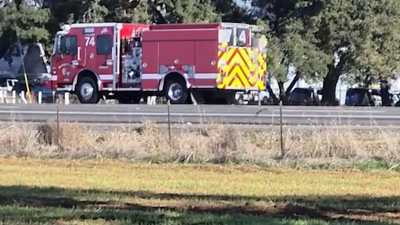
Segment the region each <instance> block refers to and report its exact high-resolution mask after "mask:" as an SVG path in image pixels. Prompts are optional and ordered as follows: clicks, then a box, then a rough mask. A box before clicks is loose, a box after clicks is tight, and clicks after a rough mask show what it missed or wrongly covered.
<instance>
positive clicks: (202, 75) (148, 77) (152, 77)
mask: <svg viewBox="0 0 400 225" xmlns="http://www.w3.org/2000/svg"><path fill="white" fill-rule="evenodd" d="M164 76H165V74H158V73H144V74H142V80H159V79H162V78H163V77H164ZM184 76H185V77H186V78H188V75H187V74H185V75H184ZM217 77H218V74H216V73H196V74H195V75H194V77H193V78H194V79H198V80H210V79H217Z"/></svg>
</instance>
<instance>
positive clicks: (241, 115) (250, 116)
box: [0, 104, 400, 126]
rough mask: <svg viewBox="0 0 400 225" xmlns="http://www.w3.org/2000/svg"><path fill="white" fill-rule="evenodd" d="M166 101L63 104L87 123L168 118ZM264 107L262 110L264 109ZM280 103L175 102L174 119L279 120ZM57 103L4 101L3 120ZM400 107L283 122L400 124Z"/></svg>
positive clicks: (338, 110)
mask: <svg viewBox="0 0 400 225" xmlns="http://www.w3.org/2000/svg"><path fill="white" fill-rule="evenodd" d="M167 107H168V106H166V105H155V106H154V105H68V106H66V105H60V106H59V117H60V119H61V120H63V121H73V122H87V123H140V122H142V121H144V120H146V119H147V120H152V121H156V122H159V123H166V122H167V121H168V111H167ZM260 110H261V111H260ZM279 111H280V109H279V107H278V106H261V107H259V106H234V105H232V106H230V105H206V106H194V105H172V106H170V121H171V122H172V123H192V124H195V123H201V122H223V123H230V124H254V125H256V124H258V125H261V124H279ZM56 112H57V105H53V104H51V105H0V121H35V122H42V121H47V120H53V119H55V118H56V115H57V113H56ZM399 112H400V109H398V108H384V107H379V108H378V107H371V108H369V107H296V106H284V107H283V122H284V123H285V124H290V125H360V126H365V125H368V126H371V125H378V126H383V125H385V126H387V125H393V126H400V113H399Z"/></svg>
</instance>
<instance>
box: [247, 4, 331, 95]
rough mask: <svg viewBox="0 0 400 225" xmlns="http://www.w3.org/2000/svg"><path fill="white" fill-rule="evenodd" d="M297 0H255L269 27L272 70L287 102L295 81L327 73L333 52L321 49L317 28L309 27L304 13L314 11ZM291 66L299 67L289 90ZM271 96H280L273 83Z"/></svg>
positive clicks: (254, 12) (258, 13)
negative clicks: (319, 47)
mask: <svg viewBox="0 0 400 225" xmlns="http://www.w3.org/2000/svg"><path fill="white" fill-rule="evenodd" d="M299 2H300V1H297V0H253V1H252V6H253V8H252V12H251V13H252V15H253V16H254V17H258V18H259V20H261V22H260V23H262V24H265V25H266V27H267V30H266V34H267V37H268V39H269V44H268V59H267V60H268V61H267V64H268V72H269V74H270V75H271V76H270V79H271V77H273V78H275V79H276V80H277V82H278V86H279V92H280V93H279V94H280V99H281V100H283V101H284V102H285V101H286V100H287V96H288V94H289V93H290V92H291V91H292V89H293V87H294V85H295V83H296V82H297V81H298V80H299V79H300V78H303V79H305V80H313V81H319V80H322V76H323V75H324V74H326V72H327V68H326V63H327V62H328V61H329V56H328V55H327V54H325V53H324V52H322V51H320V49H318V47H317V45H316V43H317V41H318V40H317V39H316V38H315V33H316V30H315V29H309V27H308V24H306V22H308V21H305V20H304V18H303V17H304V14H305V13H307V15H308V16H309V15H311V14H310V12H312V11H311V10H310V8H309V6H307V5H301V4H299ZM290 67H294V68H295V70H296V75H295V78H294V79H293V80H292V81H291V84H290V85H289V87H288V88H287V89H286V90H285V89H284V83H285V82H286V81H288V80H287V75H288V71H289V68H290ZM268 89H269V91H270V94H271V96H273V98H274V99H275V101H276V100H278V99H277V98H276V97H275V96H274V93H272V90H271V88H270V87H268Z"/></svg>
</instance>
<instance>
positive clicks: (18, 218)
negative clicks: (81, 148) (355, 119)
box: [0, 159, 400, 225]
mask: <svg viewBox="0 0 400 225" xmlns="http://www.w3.org/2000/svg"><path fill="white" fill-rule="evenodd" d="M398 184H400V174H398V173H395V172H357V171H322V170H320V171H318V170H315V171H312V170H270V169H265V168H260V167H251V166H246V167H244V166H228V165H225V166H222V165H219V166H217V165H178V164H163V165H152V164H135V165H134V164H128V163H122V162H116V161H105V162H95V161H65V160H33V159H31V160H22V159H0V185H1V186H0V221H1V222H0V224H82V225H89V224H96V225H100V224H171V225H178V224H188V225H189V224H191V225H195V224H196V225H200V224H215V225H217V224H246V225H247V224H249V225H252V224H257V225H258V224H259V225H264V224H266V225H268V224H276V225H297V224H298V225H301V224H311V225H312V224H355V225H358V224H376V225H384V224H391V223H392V224H395V223H399V222H400V205H399V204H400V196H399V193H400V186H399V185H398Z"/></svg>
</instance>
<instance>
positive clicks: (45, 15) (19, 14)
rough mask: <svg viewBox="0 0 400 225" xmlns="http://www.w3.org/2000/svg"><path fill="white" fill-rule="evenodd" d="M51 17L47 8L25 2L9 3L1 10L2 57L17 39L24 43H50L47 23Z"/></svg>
mask: <svg viewBox="0 0 400 225" xmlns="http://www.w3.org/2000/svg"><path fill="white" fill-rule="evenodd" d="M48 19H49V11H48V10H47V9H36V8H33V7H29V6H27V5H26V4H24V3H20V4H17V3H14V2H12V3H7V4H5V5H4V7H3V8H2V9H1V11H0V57H3V54H4V53H5V52H6V51H7V49H8V48H9V47H10V46H11V45H12V44H14V43H16V41H17V36H18V37H19V39H20V41H21V42H22V43H29V42H41V43H45V44H46V43H48V41H49V32H48V31H47V29H46V28H45V24H46V23H47V22H48Z"/></svg>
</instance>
